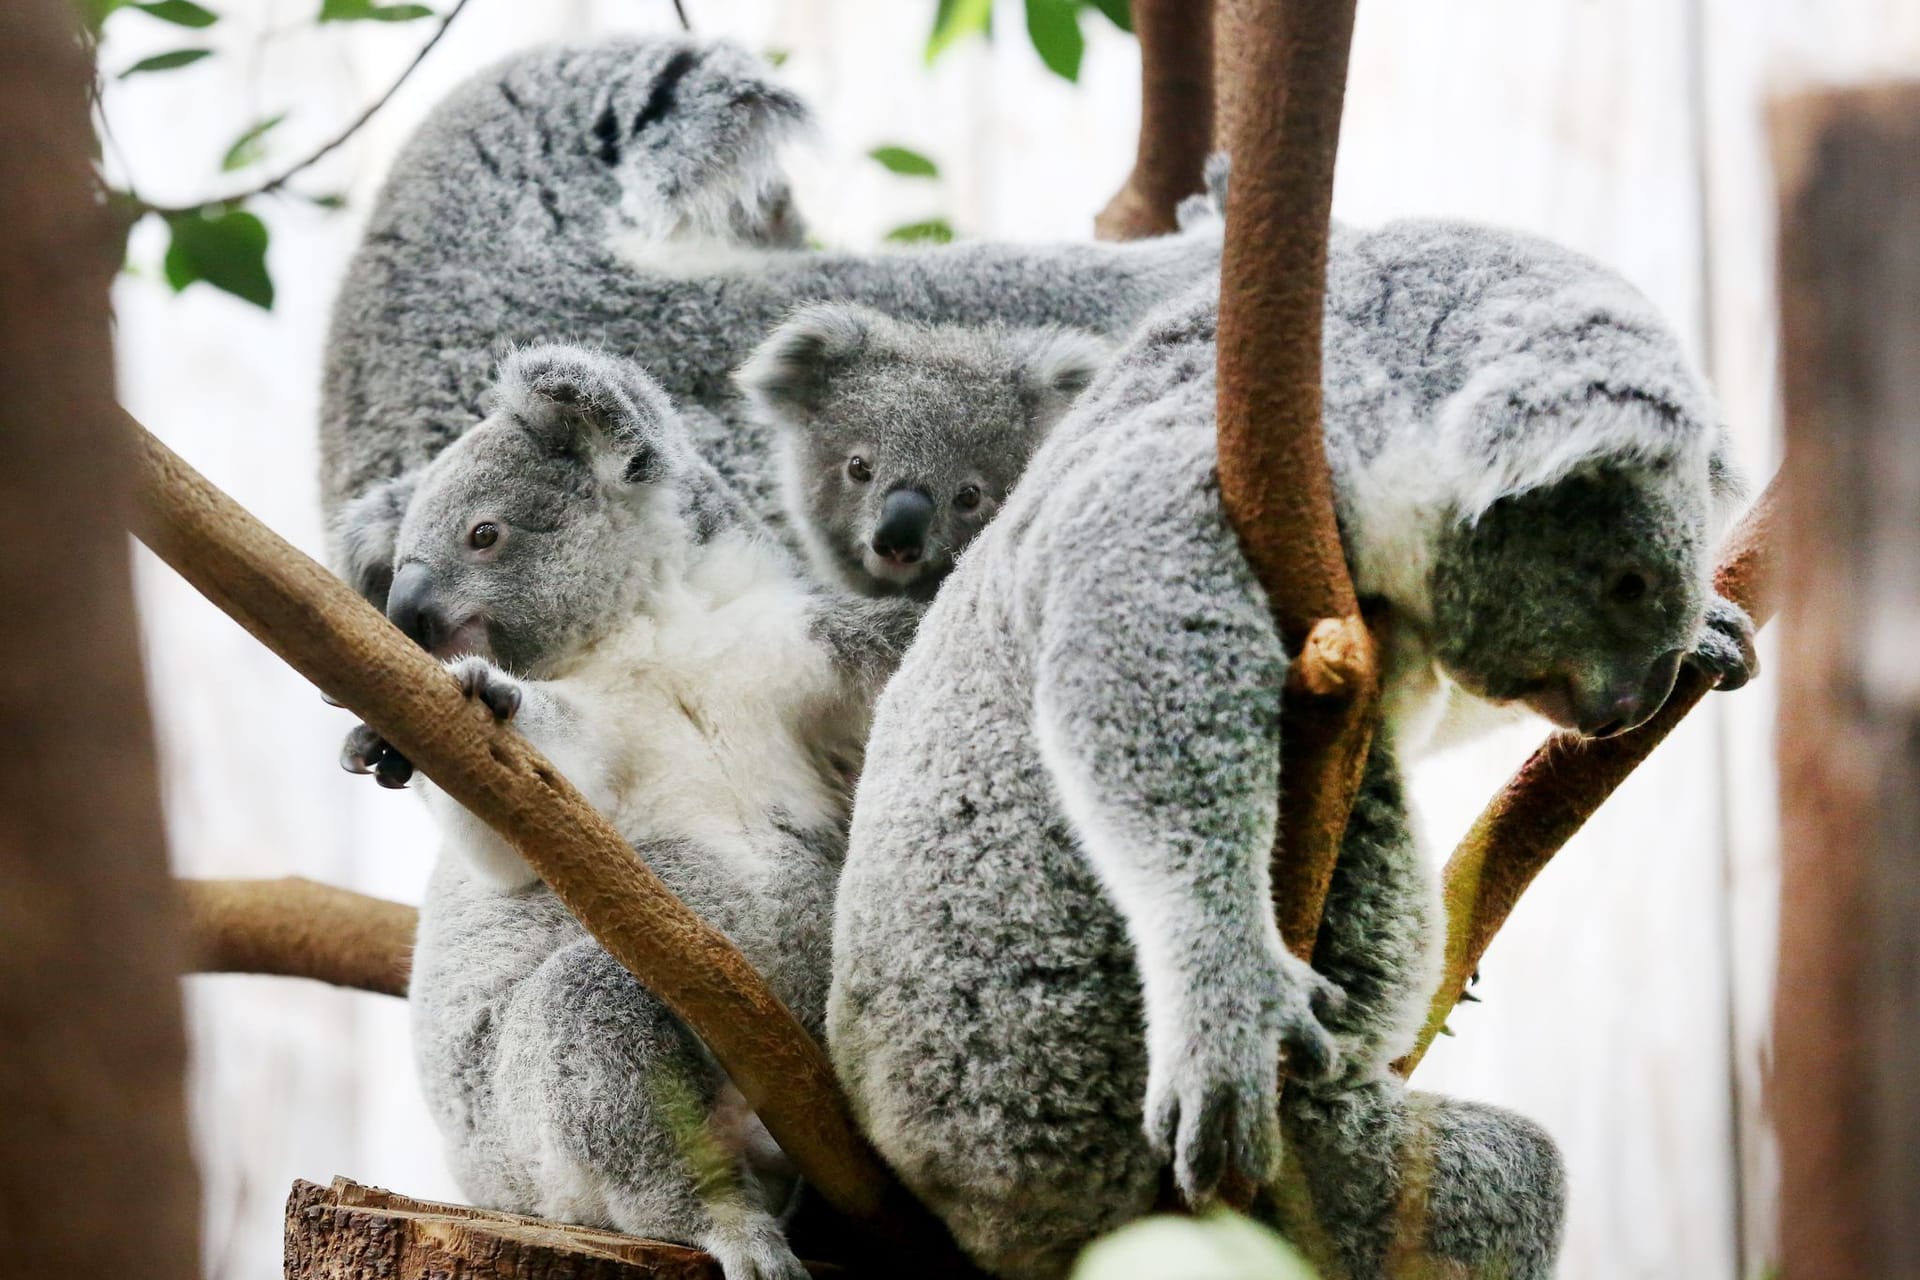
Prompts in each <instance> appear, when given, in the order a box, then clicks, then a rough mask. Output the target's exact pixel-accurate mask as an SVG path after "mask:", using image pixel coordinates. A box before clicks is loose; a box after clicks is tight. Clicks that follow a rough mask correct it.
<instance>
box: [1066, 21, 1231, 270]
mask: <svg viewBox="0 0 1920 1280" xmlns="http://www.w3.org/2000/svg"><path fill="white" fill-rule="evenodd" d="M1133 29H1134V31H1135V33H1136V34H1137V35H1138V36H1139V40H1140V144H1139V149H1138V150H1137V151H1136V152H1135V154H1134V161H1133V171H1132V172H1131V173H1129V174H1128V175H1127V180H1126V183H1125V184H1124V185H1123V186H1121V188H1120V190H1119V191H1117V192H1115V193H1114V196H1113V199H1111V200H1109V201H1108V202H1107V207H1106V208H1104V209H1102V210H1101V211H1100V212H1099V214H1098V215H1096V216H1095V217H1094V220H1093V233H1094V235H1096V236H1098V237H1099V238H1100V239H1102V240H1138V239H1140V238H1141V237H1143V236H1157V235H1164V234H1166V233H1167V232H1169V231H1172V230H1173V229H1174V227H1175V222H1174V217H1173V211H1174V208H1175V207H1176V206H1178V205H1179V203H1180V202H1181V201H1182V200H1184V199H1186V198H1187V197H1188V196H1190V195H1193V194H1194V193H1195V192H1197V191H1199V190H1201V189H1202V187H1203V186H1204V185H1205V170H1206V164H1207V153H1208V151H1210V150H1211V149H1212V147H1213V0H1133Z"/></svg>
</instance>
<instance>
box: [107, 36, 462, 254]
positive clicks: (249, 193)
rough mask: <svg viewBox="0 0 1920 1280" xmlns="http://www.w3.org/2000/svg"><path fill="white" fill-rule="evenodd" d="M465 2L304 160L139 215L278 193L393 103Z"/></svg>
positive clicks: (176, 213)
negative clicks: (241, 186)
mask: <svg viewBox="0 0 1920 1280" xmlns="http://www.w3.org/2000/svg"><path fill="white" fill-rule="evenodd" d="M467 3H468V0H456V2H455V4H454V6H453V8H451V9H449V10H447V16H446V17H444V18H442V19H441V20H440V26H439V29H438V30H436V31H435V32H434V33H433V35H432V36H431V37H429V38H428V40H427V42H426V43H425V44H423V45H421V46H420V52H418V53H416V54H414V55H413V61H412V62H409V63H408V64H407V66H406V69H405V70H403V71H402V72H401V73H400V74H399V76H398V77H396V78H395V79H394V82H393V83H392V84H390V85H388V86H387V91H386V92H385V93H383V94H381V95H380V96H379V97H378V98H376V99H374V102H373V105H372V106H370V107H368V108H367V109H366V110H365V111H362V112H361V113H360V115H359V117H358V118H356V119H355V120H354V122H353V123H352V124H350V125H348V126H347V127H346V128H345V129H343V130H341V131H340V132H339V133H338V134H336V135H335V136H334V137H333V138H332V139H331V140H329V141H328V142H326V143H324V144H322V145H321V146H320V147H319V148H318V149H317V150H315V151H314V152H313V153H312V154H311V155H309V156H307V158H306V159H304V160H301V161H298V162H297V163H295V164H294V165H293V166H292V167H290V168H288V169H286V170H285V171H283V172H282V173H280V174H278V175H277V176H275V177H272V178H269V179H267V180H266V181H265V182H262V183H261V184H260V185H258V186H256V187H250V188H248V189H247V190H245V191H236V192H234V193H233V194H231V195H225V196H217V197H215V198H213V199H210V200H197V201H195V202H194V203H192V204H185V205H172V206H165V205H155V204H146V203H145V202H144V201H143V202H142V203H141V205H140V212H141V213H143V214H146V213H157V214H159V215H160V216H161V217H163V218H176V217H181V216H184V215H186V214H189V213H192V212H194V211H195V210H197V209H204V208H206V207H207V206H208V205H219V204H238V203H240V202H241V201H243V200H251V199H253V198H254V197H256V196H265V195H272V194H273V193H274V192H276V191H279V190H280V189H281V188H283V187H285V186H286V185H287V183H288V182H290V181H291V180H292V179H294V178H296V177H298V176H299V175H300V174H302V173H304V172H306V171H307V170H308V169H311V168H312V167H313V166H314V165H316V164H319V163H320V162H321V161H322V160H324V159H326V158H327V157H328V156H330V155H332V154H333V153H334V152H335V151H338V150H339V149H340V148H341V147H343V146H345V145H346V143H347V141H348V140H349V139H350V138H352V137H353V135H354V134H356V133H358V132H360V130H361V129H363V128H365V127H366V124H367V122H368V121H369V120H371V119H373V118H374V116H376V115H378V114H379V113H380V109H381V108H382V107H384V106H386V105H387V103H388V102H389V101H391V100H392V98H393V95H394V94H396V93H398V92H400V86H401V85H403V84H405V83H406V82H407V78H408V77H409V76H411V75H412V74H413V73H414V71H415V70H416V69H418V68H419V66H420V64H421V63H422V62H425V61H426V59H427V55H428V54H429V53H432V52H433V46H435V45H437V44H439V43H440V38H441V37H442V36H444V35H446V34H447V28H448V27H451V26H452V25H453V20H454V19H455V18H457V17H459V16H460V11H461V10H462V9H464V8H466V7H467Z"/></svg>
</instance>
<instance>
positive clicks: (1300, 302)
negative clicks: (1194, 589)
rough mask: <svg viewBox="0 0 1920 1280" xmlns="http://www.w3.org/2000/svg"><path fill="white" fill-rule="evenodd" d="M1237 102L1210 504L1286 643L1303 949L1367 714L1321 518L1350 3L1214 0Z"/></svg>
mask: <svg viewBox="0 0 1920 1280" xmlns="http://www.w3.org/2000/svg"><path fill="white" fill-rule="evenodd" d="M1220 11H1221V13H1222V14H1223V25H1222V28H1221V30H1222V32H1223V33H1227V32H1233V33H1237V34H1236V35H1233V36H1223V38H1226V39H1229V40H1231V41H1232V43H1231V44H1230V45H1229V46H1228V47H1229V48H1230V49H1231V54H1230V57H1229V60H1228V61H1227V62H1226V67H1227V68H1228V70H1223V72H1222V80H1221V84H1222V86H1223V91H1224V94H1225V96H1227V97H1230V98H1231V99H1232V100H1233V101H1234V102H1235V103H1236V104H1237V105H1236V106H1235V109H1234V112H1233V117H1232V120H1231V122H1230V130H1231V132H1230V136H1229V149H1230V151H1231V152H1232V154H1233V156H1234V158H1235V167H1234V173H1233V180H1232V182H1231V184H1230V185H1229V188H1228V192H1227V228H1226V247H1225V250H1224V251H1223V254H1222V257H1221V265H1220V333H1219V374H1220V377H1219V410H1218V430H1219V438H1220V445H1219V448H1220V499H1221V503H1222V505H1223V506H1224V508H1225V510H1226V513H1227V516H1228V519H1229V520H1231V521H1232V523H1233V526H1234V529H1235V530H1236V531H1237V532H1238V533H1239V535H1240V540H1241V543H1242V545H1243V546H1244V547H1245V550H1246V554H1247V560H1248V562H1249V563H1250V564H1251V565H1252V566H1253V570H1254V573H1255V574H1256V576H1257V577H1258V578H1259V580H1260V585H1261V586H1262V587H1263V588H1264V589H1265V590H1266V593H1267V599H1268V604H1269V605H1270V606H1271V608H1272V609H1273V613H1274V618H1275V620H1276V622H1277V623H1278V624H1279V627H1280V633H1281V635H1282V637H1283V638H1284V639H1285V641H1286V643H1287V646H1288V649H1289V650H1290V651H1292V652H1294V653H1296V654H1297V655H1298V658H1297V661H1296V662H1295V665H1294V669H1293V671H1292V672H1290V674H1289V676H1288V680H1287V690H1286V707H1285V714H1284V718H1283V722H1282V729H1281V745H1282V753H1283V763H1282V773H1281V778H1282V787H1281V797H1280V834H1279V840H1278V843H1277V847H1276V849H1275V853H1274V875H1273V894H1274V902H1275V906H1276V909H1277V910H1278V912H1279V915H1280V931H1281V934H1282V936H1283V937H1284V938H1285V939H1286V941H1287V945H1288V946H1289V947H1291V948H1292V949H1293V951H1294V952H1295V953H1296V954H1298V955H1301V956H1303V957H1304V956H1311V954H1312V951H1313V944H1314V938H1315V936H1316V934H1317V932H1318V930H1319V924H1320V911H1321V907H1322V905H1323V904H1324V902H1325V900H1326V894H1327V885H1328V883H1329V881H1330V880H1331V879H1332V876H1333V861H1334V857H1335V855H1336V853H1337V852H1338V849H1339V844H1340V837H1341V834H1342V833H1343V832H1344V831H1345V830H1346V825H1347V814H1348V812H1349V811H1350V810H1351V808H1352V806H1353V795H1354V792H1355V790H1356V789H1357V788H1358V786H1359V783H1360V771H1361V766H1362V764H1363V763H1364V761H1365V757H1366V751H1367V745H1368V743H1369V742H1370V741H1371V739H1372V736H1373V727H1374V723H1375V721H1376V720H1377V718H1378V712H1379V695H1380V686H1379V678H1378V672H1377V663H1376V660H1375V646H1374V643H1373V640H1372V636H1371V633H1370V632H1369V631H1368V629H1367V627H1366V625H1365V624H1364V622H1363V621H1362V620H1361V618H1360V612H1359V605H1358V603H1357V601H1356V600H1355V598H1354V592H1353V582H1352V579H1351V578H1350V577H1349V576H1348V574H1347V565H1346V558H1345V553H1344V552H1343V550H1342V547H1341V542H1340V530H1339V527H1338V525H1337V524H1336V523H1335V521H1334V511H1333V481H1332V478H1331V476H1330V474H1329V473H1328V470H1327V457H1326V445H1325V441H1324V438H1323V436H1322V434H1321V422H1320V407H1321V383H1320V379H1321V369H1320V324H1321V312H1322V310H1323V307H1324V304H1325V298H1326V284H1327V231H1328V223H1329V219H1330V218H1331V215H1332V207H1333V165H1334V152H1335V149H1336V148H1337V146H1338V145H1339V141H1340V113H1341V108H1342V105H1343V103H1344V101H1345V95H1346V76H1347V51H1348V46H1349V44H1350V43H1351V41H1352V38H1353V0H1221V10H1220Z"/></svg>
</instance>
